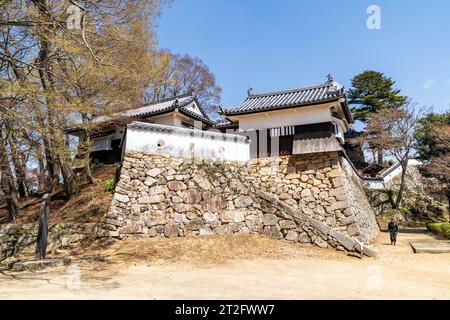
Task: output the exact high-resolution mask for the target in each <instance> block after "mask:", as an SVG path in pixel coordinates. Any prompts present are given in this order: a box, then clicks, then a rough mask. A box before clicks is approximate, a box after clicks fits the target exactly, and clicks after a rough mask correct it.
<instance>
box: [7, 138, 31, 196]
mask: <svg viewBox="0 0 450 320" xmlns="http://www.w3.org/2000/svg"><path fill="white" fill-rule="evenodd" d="M8 141H9V145H10V148H11V154H12V157H11V158H12V162H13V165H14V170H15V173H16V181H17V190H18V192H19V196H20V197H21V198H26V197H28V188H27V185H26V168H25V163H23V161H22V159H21V157H20V155H19V150H18V148H17V142H16V141H15V139H14V137H9V139H8Z"/></svg>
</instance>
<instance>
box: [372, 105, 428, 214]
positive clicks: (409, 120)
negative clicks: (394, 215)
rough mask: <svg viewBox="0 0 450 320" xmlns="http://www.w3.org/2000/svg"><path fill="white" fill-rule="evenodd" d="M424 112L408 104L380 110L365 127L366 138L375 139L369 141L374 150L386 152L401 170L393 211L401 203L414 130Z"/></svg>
mask: <svg viewBox="0 0 450 320" xmlns="http://www.w3.org/2000/svg"><path fill="white" fill-rule="evenodd" d="M424 112H425V108H424V107H418V106H417V105H415V104H413V103H411V102H408V103H407V104H405V105H404V106H402V107H400V108H398V109H384V110H380V111H379V112H377V113H376V114H374V116H373V118H372V120H371V121H370V122H369V123H368V125H367V134H368V137H376V138H374V139H372V140H371V141H370V142H371V144H372V145H373V146H374V147H376V148H381V149H383V150H387V152H388V153H389V154H390V155H392V156H393V157H394V158H395V159H396V160H397V161H398V162H399V163H400V166H401V168H402V172H401V179H400V185H399V189H398V191H397V195H396V198H395V200H394V201H393V207H394V209H397V208H399V207H400V204H401V202H402V197H403V192H404V190H405V185H406V179H405V178H406V172H407V169H408V160H409V158H410V157H411V155H412V153H413V151H414V146H415V142H416V140H415V138H414V130H415V128H416V125H417V123H418V120H419V119H420V117H421V116H422V115H423V114H424Z"/></svg>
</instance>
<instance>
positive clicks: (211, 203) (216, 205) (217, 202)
mask: <svg viewBox="0 0 450 320" xmlns="http://www.w3.org/2000/svg"><path fill="white" fill-rule="evenodd" d="M201 205H202V209H203V210H205V211H212V212H216V211H219V210H222V209H224V208H226V206H227V203H226V201H225V198H224V196H223V195H216V196H214V197H211V198H209V199H208V200H204V201H202V202H201Z"/></svg>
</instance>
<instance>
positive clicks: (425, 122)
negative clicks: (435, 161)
mask: <svg viewBox="0 0 450 320" xmlns="http://www.w3.org/2000/svg"><path fill="white" fill-rule="evenodd" d="M449 125H450V112H446V113H442V114H439V113H433V112H431V113H428V114H427V115H425V116H424V117H423V118H421V119H420V120H419V123H418V126H417V128H416V130H415V134H414V136H415V138H416V141H417V145H416V150H417V154H418V155H419V158H420V159H421V160H430V159H431V158H433V157H440V156H443V155H444V154H446V153H448V152H449V151H450V145H448V146H444V145H443V144H442V143H441V140H442V137H441V136H439V134H436V132H435V131H436V128H442V127H444V126H449Z"/></svg>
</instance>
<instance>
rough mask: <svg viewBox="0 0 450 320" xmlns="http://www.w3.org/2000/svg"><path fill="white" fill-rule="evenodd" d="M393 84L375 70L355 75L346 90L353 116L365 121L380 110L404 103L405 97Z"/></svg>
mask: <svg viewBox="0 0 450 320" xmlns="http://www.w3.org/2000/svg"><path fill="white" fill-rule="evenodd" d="M394 84H395V81H393V80H392V79H391V78H389V77H386V76H385V75H384V74H383V73H381V72H377V71H372V70H366V71H364V72H362V73H360V74H358V75H356V76H355V77H354V78H353V79H352V87H351V88H350V89H349V90H348V92H347V96H348V103H349V104H350V105H352V108H351V111H352V114H353V118H354V119H355V120H360V121H362V122H364V123H366V122H368V121H369V120H370V119H371V117H372V115H373V114H374V113H376V112H378V111H380V110H383V109H386V108H398V107H400V106H402V105H404V104H405V103H406V101H407V97H405V96H402V95H400V90H399V89H394V88H393V85H394Z"/></svg>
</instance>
